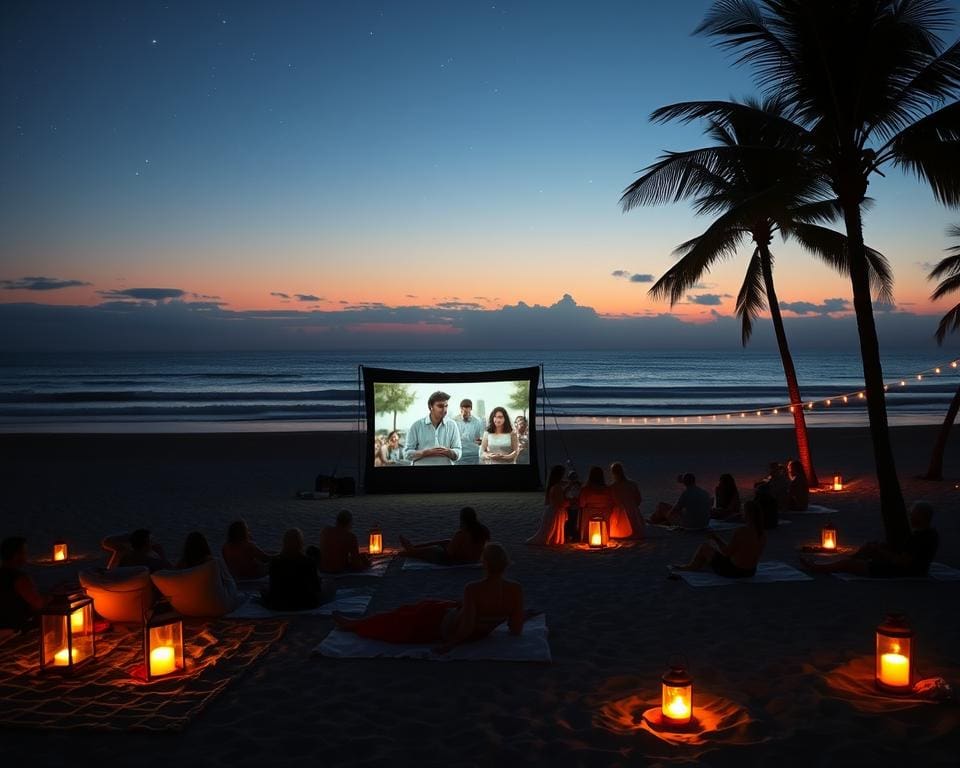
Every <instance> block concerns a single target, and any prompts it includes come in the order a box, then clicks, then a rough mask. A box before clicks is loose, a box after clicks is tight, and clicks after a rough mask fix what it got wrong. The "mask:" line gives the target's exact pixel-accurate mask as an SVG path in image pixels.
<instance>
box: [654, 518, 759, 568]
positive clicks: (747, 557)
mask: <svg viewBox="0 0 960 768" xmlns="http://www.w3.org/2000/svg"><path fill="white" fill-rule="evenodd" d="M743 517H744V520H745V524H744V525H741V526H740V527H739V528H736V529H735V530H734V532H733V535H732V536H731V537H730V541H729V543H728V542H726V541H724V540H723V538H722V537H721V536H720V535H719V534H717V533H716V532H714V531H710V532H709V533H708V534H707V538H708V539H710V541H707V542H704V543H703V544H701V545H700V546H699V547H698V548H697V551H696V552H695V553H694V555H693V559H692V560H691V561H690V562H689V563H682V564H679V565H673V566H671V568H672V570H674V571H705V570H707V569H710V570H712V571H713V572H714V573H716V574H717V575H718V576H724V577H726V578H729V579H743V578H748V577H750V576H753V575H754V574H755V573H756V572H757V563H759V562H760V555H761V553H762V552H763V546H764V544H766V541H767V534H766V532H765V530H764V528H763V514H762V512H761V510H760V505H759V504H757V502H755V501H748V502H747V503H746V504H744V505H743Z"/></svg>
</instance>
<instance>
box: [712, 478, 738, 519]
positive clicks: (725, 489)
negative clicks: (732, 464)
mask: <svg viewBox="0 0 960 768" xmlns="http://www.w3.org/2000/svg"><path fill="white" fill-rule="evenodd" d="M739 514H740V491H739V490H738V489H737V483H736V481H735V480H734V479H733V475H730V474H723V475H720V480H719V482H717V487H716V488H715V489H714V497H713V509H711V510H710V517H712V518H716V519H717V520H726V519H727V518H730V517H737V516H739Z"/></svg>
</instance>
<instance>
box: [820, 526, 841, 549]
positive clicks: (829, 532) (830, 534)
mask: <svg viewBox="0 0 960 768" xmlns="http://www.w3.org/2000/svg"><path fill="white" fill-rule="evenodd" d="M820 547H821V548H823V549H827V550H830V551H831V552H833V551H835V550H836V548H837V529H836V528H835V527H834V526H833V524H832V523H827V524H826V525H825V526H823V528H821V529H820Z"/></svg>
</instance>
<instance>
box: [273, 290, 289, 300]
mask: <svg viewBox="0 0 960 768" xmlns="http://www.w3.org/2000/svg"><path fill="white" fill-rule="evenodd" d="M270 295H271V296H276V297H277V298H278V299H289V298H290V294H288V293H281V292H280V291H270Z"/></svg>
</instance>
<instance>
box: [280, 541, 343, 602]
mask: <svg viewBox="0 0 960 768" xmlns="http://www.w3.org/2000/svg"><path fill="white" fill-rule="evenodd" d="M328 584H329V587H328V586H327V585H328ZM336 591H337V587H336V584H334V582H333V579H328V580H326V581H321V580H320V575H319V574H318V573H317V561H316V559H314V558H311V557H309V556H308V555H306V554H304V551H303V532H302V531H301V530H300V529H299V528H291V529H290V530H288V531H287V532H286V533H285V534H283V548H282V549H281V550H280V554H279V555H277V556H276V557H273V558H271V560H270V586H269V587H268V588H267V589H266V590H264V592H263V604H264V605H265V606H267V608H270V609H272V610H275V611H304V610H309V609H310V608H316V607H317V606H318V605H320V604H321V603H326V602H329V601H330V600H332V599H333V598H334V596H335V595H336Z"/></svg>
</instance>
